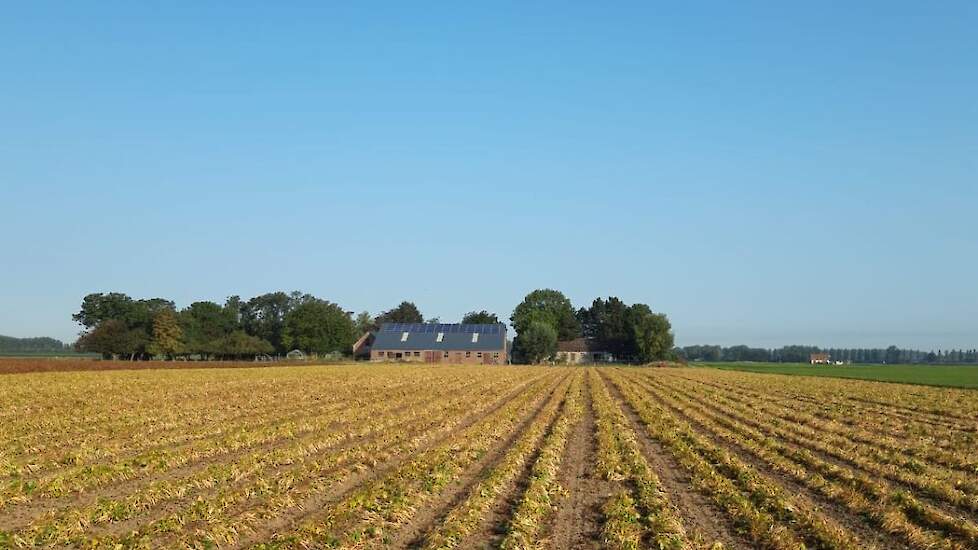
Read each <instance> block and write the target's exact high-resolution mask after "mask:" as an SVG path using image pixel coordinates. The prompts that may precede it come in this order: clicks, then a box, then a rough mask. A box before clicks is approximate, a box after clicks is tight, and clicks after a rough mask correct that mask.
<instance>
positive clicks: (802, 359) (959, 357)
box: [677, 345, 978, 364]
mask: <svg viewBox="0 0 978 550" xmlns="http://www.w3.org/2000/svg"><path fill="white" fill-rule="evenodd" d="M813 353H828V354H829V355H830V356H831V357H832V360H833V361H844V362H847V363H866V364H872V363H878V364H884V363H886V364H975V363H978V350H974V349H972V350H937V351H922V350H915V349H904V348H899V347H897V346H890V347H888V348H820V347H818V346H799V345H794V346H784V347H780V348H777V349H766V348H753V347H749V346H743V345H741V346H730V347H722V346H685V347H682V348H679V349H677V355H678V356H679V357H680V358H682V359H684V360H686V361H714V362H721V361H730V362H737V361H756V362H774V363H807V362H808V361H809V358H810V356H811V354H813Z"/></svg>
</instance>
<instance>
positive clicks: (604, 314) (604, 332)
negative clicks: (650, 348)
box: [577, 296, 636, 357]
mask: <svg viewBox="0 0 978 550" xmlns="http://www.w3.org/2000/svg"><path fill="white" fill-rule="evenodd" d="M577 317H578V319H580V320H581V327H582V333H583V334H584V336H585V337H587V338H590V339H592V340H594V341H595V342H596V343H597V345H598V346H599V347H600V348H601V350H602V351H607V352H610V353H612V354H614V355H615V357H630V356H633V355H635V354H636V349H635V338H634V334H633V331H632V326H631V323H630V320H629V307H628V305H627V304H625V302H622V301H621V300H619V299H618V298H616V297H614V296H611V297H609V298H608V299H607V300H603V299H601V298H597V299H595V300H594V302H592V303H591V307H590V308H588V309H584V308H581V309H580V310H579V311H578V314H577Z"/></svg>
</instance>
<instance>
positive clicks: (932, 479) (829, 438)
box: [649, 380, 978, 513]
mask: <svg viewBox="0 0 978 550" xmlns="http://www.w3.org/2000/svg"><path fill="white" fill-rule="evenodd" d="M649 382H650V383H652V384H657V382H656V381H654V380H649ZM663 382H664V383H662V384H659V387H661V388H663V389H664V390H666V391H671V392H673V393H675V394H677V395H682V396H683V397H684V398H686V399H689V400H691V401H692V402H695V403H697V404H699V405H701V406H703V407H708V408H710V409H712V410H714V411H715V412H717V413H718V414H720V415H723V416H724V417H730V418H736V419H737V420H738V421H740V422H742V423H744V424H746V425H748V426H750V427H752V428H753V429H755V430H758V431H759V432H761V433H763V434H765V435H766V436H769V437H775V438H777V439H779V440H780V441H783V442H787V443H791V444H793V445H797V446H798V447H801V448H806V449H808V450H810V451H812V452H816V453H822V454H823V455H825V456H828V457H831V459H832V460H833V461H840V462H842V463H845V464H847V465H849V466H850V467H851V468H854V469H859V470H862V471H864V472H866V473H869V474H872V475H874V476H877V477H881V478H884V479H888V480H891V481H893V482H896V483H898V484H902V485H905V486H908V487H910V488H911V489H913V490H916V491H919V492H920V493H922V494H924V495H926V496H928V497H930V498H933V499H935V500H937V501H942V502H944V503H946V504H948V505H950V506H954V507H957V508H960V509H961V510H962V511H963V512H964V513H975V512H978V495H975V494H974V492H975V491H976V490H978V481H976V480H975V479H974V476H964V475H962V474H960V473H959V472H952V471H948V470H944V469H940V468H937V467H933V466H930V465H928V464H925V463H922V462H914V458H913V457H911V456H906V455H899V454H894V453H890V452H886V451H883V450H880V449H878V448H876V447H875V446H870V445H865V444H860V443H855V442H853V441H852V440H851V439H849V438H846V437H840V436H838V435H836V434H835V433H834V432H833V431H831V430H827V429H825V430H817V429H815V428H812V427H810V424H814V423H815V422H813V421H805V419H804V418H803V417H802V418H800V419H799V421H796V420H794V419H795V418H798V417H799V416H801V415H796V414H787V413H786V414H784V415H783V416H778V412H780V411H772V410H771V409H769V408H762V407H751V406H749V405H747V404H744V403H741V402H739V401H737V400H734V399H728V398H726V397H725V396H723V395H719V394H710V397H712V400H707V399H705V398H704V397H702V396H701V395H699V394H697V393H694V392H692V391H686V390H682V389H680V388H679V387H676V386H675V385H673V384H671V383H668V382H665V381H663ZM758 410H760V411H762V412H771V415H770V416H765V417H764V418H765V419H766V421H765V422H760V421H758V420H756V418H757V412H758ZM776 420H777V421H776Z"/></svg>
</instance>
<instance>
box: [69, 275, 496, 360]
mask: <svg viewBox="0 0 978 550" xmlns="http://www.w3.org/2000/svg"><path fill="white" fill-rule="evenodd" d="M72 319H73V320H75V321H76V322H78V323H79V324H81V325H82V326H83V327H84V331H83V332H82V333H81V335H80V336H79V338H78V341H77V342H76V343H75V345H74V347H75V349H76V350H78V351H82V352H93V353H99V354H101V355H102V356H103V357H106V358H126V359H131V360H139V359H150V358H153V357H163V358H166V359H202V360H209V359H245V358H249V359H251V358H255V357H256V356H282V355H285V354H287V353H289V352H290V351H292V350H300V351H302V352H304V353H307V354H315V355H328V354H348V353H350V351H351V348H352V345H353V343H354V341H355V340H356V339H357V338H358V337H359V336H361V335H362V334H364V333H365V332H367V331H370V330H375V329H376V328H378V327H379V326H380V324H382V323H422V322H430V323H437V322H439V320H438V319H437V318H432V319H428V320H427V321H426V320H425V319H424V317H423V316H422V314H421V311H420V310H419V309H418V307H417V306H416V305H415V304H414V303H412V302H408V301H404V302H401V303H400V304H398V305H397V306H396V307H394V308H392V309H390V310H388V311H384V312H382V313H380V314H379V315H377V316H371V315H370V314H369V313H368V312H366V311H364V312H361V313H359V314H357V315H353V314H352V313H351V312H348V311H346V310H345V309H343V308H342V307H340V306H339V305H338V304H335V303H333V302H330V301H329V300H324V299H322V298H317V297H316V296H313V295H311V294H305V293H302V292H298V291H295V292H291V293H286V292H270V293H267V294H262V295H260V296H255V297H254V298H251V299H249V300H242V299H241V298H240V297H239V296H231V297H229V298H228V299H227V300H225V302H224V303H223V304H218V303H215V302H209V301H199V302H194V303H192V304H190V305H189V306H187V307H185V308H183V309H180V310H178V309H177V308H176V305H175V303H174V302H173V301H172V300H167V299H164V298H151V299H133V298H131V297H130V296H128V295H126V294H123V293H118V292H110V293H95V294H89V295H88V296H86V297H85V298H84V299H83V300H82V304H81V309H80V310H79V311H78V313H76V314H74V315H73V316H72ZM498 321H499V320H498V318H497V317H496V315H495V314H492V313H489V312H487V311H485V310H483V311H477V312H475V311H474V312H470V313H468V314H466V316H465V318H464V319H463V322H466V323H496V322H498Z"/></svg>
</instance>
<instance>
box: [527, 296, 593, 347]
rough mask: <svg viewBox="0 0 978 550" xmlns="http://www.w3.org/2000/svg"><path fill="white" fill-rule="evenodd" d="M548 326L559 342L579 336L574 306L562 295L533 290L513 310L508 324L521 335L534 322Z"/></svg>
mask: <svg viewBox="0 0 978 550" xmlns="http://www.w3.org/2000/svg"><path fill="white" fill-rule="evenodd" d="M537 321H539V322H541V323H544V324H547V325H549V326H550V327H552V328H553V329H554V331H555V332H556V333H557V338H558V339H559V340H573V339H574V338H577V337H578V336H580V335H581V325H580V322H579V321H578V319H577V316H576V315H575V312H574V306H572V305H571V302H570V300H568V299H567V297H566V296H564V294H563V293H561V292H560V291H557V290H552V289H541V290H534V291H533V292H531V293H529V294H527V295H526V297H525V298H524V299H523V301H522V302H521V303H520V304H519V305H518V306H516V309H515V310H513V315H512V317H510V322H512V324H513V328H514V329H516V333H517V334H521V333H522V332H523V331H525V330H526V329H527V328H529V327H530V325H531V324H532V323H534V322H537Z"/></svg>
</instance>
